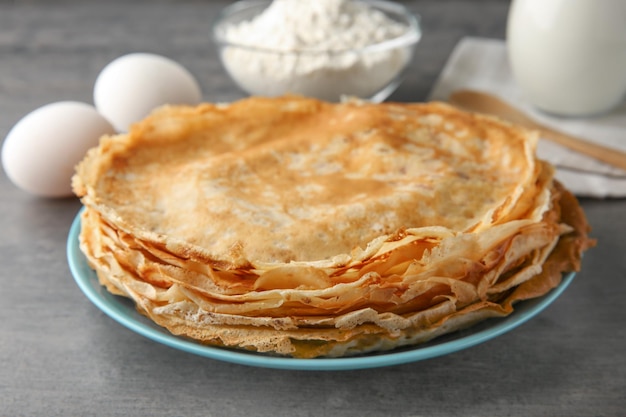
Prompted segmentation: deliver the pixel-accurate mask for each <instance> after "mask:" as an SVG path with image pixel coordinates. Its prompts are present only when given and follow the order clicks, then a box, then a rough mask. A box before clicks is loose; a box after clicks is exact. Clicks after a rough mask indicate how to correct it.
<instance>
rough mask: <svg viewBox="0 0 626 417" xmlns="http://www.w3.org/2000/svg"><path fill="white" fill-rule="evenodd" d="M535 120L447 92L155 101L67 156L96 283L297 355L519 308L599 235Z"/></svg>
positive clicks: (433, 330)
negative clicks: (464, 103)
mask: <svg viewBox="0 0 626 417" xmlns="http://www.w3.org/2000/svg"><path fill="white" fill-rule="evenodd" d="M536 141H537V135H536V134H535V133H534V132H530V131H527V130H523V129H521V128H518V127H515V126H513V125H510V124H507V123H504V122H502V121H499V120H496V119H494V118H490V117H486V116H481V115H476V114H469V113H465V112H461V111H459V110H457V109H455V108H453V107H451V106H448V105H446V104H443V103H421V104H399V103H384V104H372V103H367V102H359V101H349V102H345V103H340V104H331V103H326V102H321V101H317V100H313V99H308V98H303V97H293V96H286V97H280V98H249V99H245V100H241V101H238V102H235V103H232V104H221V105H213V104H203V105H200V106H198V107H174V106H166V107H163V108H160V109H158V110H156V111H155V112H153V114H151V115H150V116H149V117H147V118H146V119H145V120H143V121H141V122H139V123H137V124H136V125H134V126H133V127H132V129H131V131H130V132H129V133H128V134H120V135H116V136H110V137H104V138H102V139H101V143H100V145H99V147H97V148H94V149H92V150H90V151H89V153H88V154H87V155H86V157H85V159H84V160H83V161H82V162H81V163H80V164H79V166H78V167H77V173H76V175H75V176H74V179H73V187H74V191H75V193H76V194H77V195H78V196H80V197H81V198H82V202H83V204H84V205H85V207H86V209H85V210H84V211H83V214H82V230H81V234H80V245H81V249H82V251H83V252H84V253H85V255H86V257H87V259H88V261H89V263H90V265H91V266H92V267H93V268H94V269H95V270H96V272H97V275H98V277H99V280H100V282H101V283H102V284H103V285H104V286H106V288H107V289H108V290H109V291H110V292H112V293H114V294H118V295H122V296H126V297H130V298H131V299H132V300H134V301H135V303H136V305H137V308H138V310H139V311H140V312H141V313H142V314H145V315H146V316H147V317H149V318H150V319H152V320H153V321H154V322H156V323H158V324H159V325H161V326H163V327H165V328H167V329H168V330H169V331H171V332H172V333H174V334H176V335H181V336H187V337H189V338H193V339H196V340H198V341H201V342H202V343H207V344H211V345H218V346H226V347H232V348H241V349H247V350H253V351H258V352H267V353H273V354H277V355H286V356H293V357H301V358H312V357H318V356H330V357H337V356H346V355H354V354H360V353H364V352H371V351H379V350H387V349H392V348H396V347H399V346H405V345H412V344H417V343H421V342H425V341H427V340H430V339H432V338H434V337H437V336H440V335H442V334H445V333H449V332H452V331H454V330H457V329H460V328H464V327H467V326H470V325H472V324H474V323H476V322H478V321H481V320H484V319H487V318H490V317H502V316H506V315H508V314H510V313H511V312H512V311H513V308H514V303H515V302H516V301H518V300H523V299H528V298H533V297H539V296H541V295H543V294H545V293H547V292H548V291H549V290H550V289H552V288H554V287H555V286H557V285H558V284H559V283H560V281H561V278H562V274H563V273H564V272H567V271H575V270H578V269H579V267H580V259H581V255H582V252H583V251H584V250H585V249H587V248H588V247H590V246H592V245H593V244H594V242H593V240H592V239H590V238H588V236H587V231H588V225H587V222H586V220H585V216H584V214H583V212H582V210H581V209H580V207H579V205H578V202H577V200H576V199H575V197H573V196H572V195H571V194H570V193H569V192H568V191H566V190H565V189H564V188H563V187H562V186H561V185H559V184H558V183H557V182H556V181H554V180H553V168H552V167H551V166H549V165H548V164H546V163H544V162H542V161H539V160H538V159H537V158H536V156H535V144H536Z"/></svg>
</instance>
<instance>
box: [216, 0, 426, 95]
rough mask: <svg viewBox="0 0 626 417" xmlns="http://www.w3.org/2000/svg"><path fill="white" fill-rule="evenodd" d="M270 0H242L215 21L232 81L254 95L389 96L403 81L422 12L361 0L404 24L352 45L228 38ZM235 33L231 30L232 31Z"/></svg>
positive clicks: (222, 52)
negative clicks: (288, 46)
mask: <svg viewBox="0 0 626 417" xmlns="http://www.w3.org/2000/svg"><path fill="white" fill-rule="evenodd" d="M270 3H271V1H270V0H254V1H239V2H236V3H233V4H232V5H230V6H228V7H226V8H225V9H224V10H223V11H222V13H221V15H220V16H219V18H218V19H217V21H216V22H215V23H214V25H213V33H212V35H213V40H214V42H215V44H216V45H217V47H218V50H219V54H220V59H221V62H222V65H223V66H224V68H225V70H226V71H227V72H228V74H229V75H230V77H231V78H232V79H233V81H234V82H235V83H236V84H237V85H238V86H239V87H240V88H241V89H242V90H244V91H245V92H247V93H248V94H251V95H256V96H280V95H283V94H298V95H303V96H307V97H314V98H318V99H321V100H326V101H331V102H337V101H340V100H341V99H342V98H343V97H351V98H360V99H364V100H369V101H373V102H381V101H383V100H385V99H386V98H387V97H388V96H389V95H390V94H391V93H392V92H393V91H394V90H395V89H396V88H397V87H398V85H399V84H400V83H401V82H402V79H403V75H404V73H405V70H406V68H407V66H408V65H409V63H410V62H411V60H412V58H413V52H414V50H415V46H416V45H417V43H418V42H419V40H420V38H421V27H420V25H419V21H418V17H417V16H415V15H413V14H412V13H411V12H409V11H408V10H407V8H406V7H404V6H403V5H401V4H399V3H395V2H393V1H380V0H367V1H362V3H365V4H367V5H368V6H369V7H371V8H373V9H375V10H378V11H379V12H382V13H383V14H384V15H386V16H387V18H389V19H391V20H393V21H395V22H397V23H399V24H402V25H403V26H405V27H406V31H405V33H403V34H401V35H400V36H398V37H395V38H392V39H389V40H385V41H382V42H378V43H372V44H369V45H367V46H364V47H360V48H353V49H341V50H336V49H335V48H333V49H332V50H322V49H313V48H309V49H295V48H294V49H293V50H282V49H281V50H277V49H268V48H265V47H259V46H250V45H245V44H242V43H237V42H234V41H233V40H232V39H229V34H228V29H229V28H232V26H233V25H238V24H241V23H242V22H249V21H251V20H252V19H253V18H254V17H255V16H258V15H259V14H261V13H262V12H263V11H264V10H265V9H266V8H267V7H268V6H269V5H270ZM231 38H232V36H231Z"/></svg>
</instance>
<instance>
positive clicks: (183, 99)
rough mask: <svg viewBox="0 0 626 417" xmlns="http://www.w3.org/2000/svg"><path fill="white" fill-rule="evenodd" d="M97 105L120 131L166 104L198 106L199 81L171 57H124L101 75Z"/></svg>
mask: <svg viewBox="0 0 626 417" xmlns="http://www.w3.org/2000/svg"><path fill="white" fill-rule="evenodd" d="M93 96H94V104H95V106H96V108H97V109H98V111H99V112H100V113H102V115H103V116H104V117H106V118H107V119H108V120H110V121H111V123H113V126H114V127H115V128H116V129H117V130H118V131H121V132H125V131H127V130H128V129H129V127H130V125H131V124H133V123H134V122H136V121H138V120H141V119H143V118H144V117H146V116H147V115H148V114H149V113H150V112H151V111H152V110H154V109H155V108H156V107H159V106H162V105H165V104H191V105H193V104H198V103H199V102H200V101H201V99H202V93H201V90H200V86H199V85H198V82H197V81H196V79H195V78H194V77H193V75H191V73H189V71H187V69H185V68H184V67H183V66H181V65H180V64H178V63H177V62H175V61H172V60H171V59H169V58H165V57H163V56H160V55H155V54H148V53H133V54H129V55H124V56H121V57H119V58H117V59H115V60H114V61H112V62H111V63H109V64H108V65H107V66H106V67H104V69H103V70H102V71H101V72H100V74H99V75H98V78H97V79H96V83H95V86H94V93H93Z"/></svg>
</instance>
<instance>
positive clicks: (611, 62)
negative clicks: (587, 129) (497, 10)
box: [507, 0, 626, 116]
mask: <svg viewBox="0 0 626 417" xmlns="http://www.w3.org/2000/svg"><path fill="white" fill-rule="evenodd" d="M507 47H508V53H509V61H510V64H511V70H512V73H513V77H514V79H515V80H516V82H517V84H518V85H519V87H520V88H521V90H522V92H523V93H524V97H525V98H526V99H528V101H529V102H531V103H532V104H534V105H535V106H536V107H537V108H539V109H541V110H544V111H546V112H548V113H553V114H557V115H563V116H589V115H595V114H600V113H604V112H607V111H609V110H611V109H612V108H614V107H615V106H617V105H618V104H619V103H621V101H622V100H623V98H624V93H625V92H626V0H513V2H512V3H511V8H510V10H509V16H508V22H507Z"/></svg>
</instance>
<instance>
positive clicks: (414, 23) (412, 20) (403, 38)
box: [211, 0, 422, 56]
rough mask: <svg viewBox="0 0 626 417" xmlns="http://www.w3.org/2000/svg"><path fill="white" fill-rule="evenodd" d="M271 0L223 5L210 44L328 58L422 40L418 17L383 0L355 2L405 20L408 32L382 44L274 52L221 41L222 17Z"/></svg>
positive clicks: (394, 3) (224, 40) (268, 50)
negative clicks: (390, 12) (212, 42)
mask: <svg viewBox="0 0 626 417" xmlns="http://www.w3.org/2000/svg"><path fill="white" fill-rule="evenodd" d="M272 1H273V0H239V1H236V2H235V3H233V4H231V5H229V6H226V7H225V8H224V9H222V11H221V12H220V13H219V15H218V16H217V18H216V19H215V20H214V21H213V24H212V25H211V28H212V30H211V35H212V38H213V41H214V42H215V43H216V44H217V45H218V46H219V47H233V48H238V49H243V50H248V51H255V52H262V53H266V54H274V55H284V56H289V55H291V56H293V55H311V56H319V55H324V56H329V55H330V56H332V55H342V54H346V53H357V54H363V53H369V52H381V51H386V50H390V49H395V48H399V47H407V46H411V45H415V44H417V43H418V42H419V41H420V39H421V37H422V27H421V24H420V22H421V17H420V15H418V14H415V13H413V12H411V11H410V10H409V9H408V8H407V7H406V6H405V5H403V4H400V3H396V2H392V1H386V0H356V1H357V2H359V3H366V4H368V5H370V6H373V7H375V8H376V9H378V10H382V11H383V12H386V11H392V12H394V13H397V14H399V15H402V16H404V17H405V18H406V22H402V23H404V24H408V30H407V32H406V33H403V34H402V35H400V36H398V37H395V38H392V39H387V40H384V41H382V42H377V43H372V44H370V45H366V46H361V47H358V48H345V49H324V50H321V49H300V50H277V49H271V48H263V47H259V46H252V45H246V44H241V43H237V42H233V41H230V40H227V39H225V38H224V36H223V35H221V34H220V33H219V28H220V26H221V25H222V21H223V20H224V18H226V17H228V16H231V15H232V14H233V13H237V12H241V11H244V10H248V9H250V8H253V7H259V6H269V5H270V4H271V3H272Z"/></svg>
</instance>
